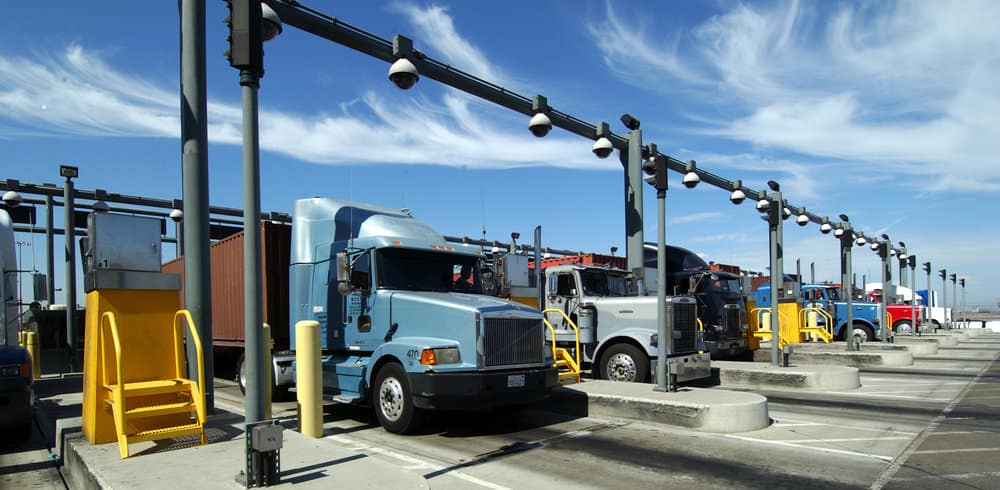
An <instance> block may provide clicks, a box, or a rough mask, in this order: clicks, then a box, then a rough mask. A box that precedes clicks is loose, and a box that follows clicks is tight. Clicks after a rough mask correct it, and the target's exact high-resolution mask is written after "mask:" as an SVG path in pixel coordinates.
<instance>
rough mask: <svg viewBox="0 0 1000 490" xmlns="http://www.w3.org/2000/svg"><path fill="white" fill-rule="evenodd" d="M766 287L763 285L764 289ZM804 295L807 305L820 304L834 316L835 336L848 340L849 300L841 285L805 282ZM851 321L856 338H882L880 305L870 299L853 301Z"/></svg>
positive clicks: (819, 320)
mask: <svg viewBox="0 0 1000 490" xmlns="http://www.w3.org/2000/svg"><path fill="white" fill-rule="evenodd" d="M764 288H765V287H763V286H762V287H761V289H764ZM802 296H803V301H804V304H805V306H819V307H821V308H823V309H824V310H826V312H827V313H829V314H830V316H832V317H833V321H834V326H833V334H834V337H835V338H837V339H840V340H846V339H847V337H846V335H847V332H848V329H846V328H844V327H845V326H846V325H847V300H846V299H845V298H844V297H843V295H842V294H841V290H840V287H838V286H834V285H830V284H803V285H802ZM851 307H852V308H853V310H852V312H851V321H852V323H853V329H851V330H853V332H854V336H855V338H857V339H858V340H860V341H862V342H868V341H872V340H876V339H878V338H881V337H880V336H879V328H880V327H879V318H880V315H879V310H880V308H879V305H878V304H877V303H873V302H870V301H857V300H855V301H852V302H851ZM817 321H818V322H819V324H820V325H823V324H824V323H825V322H826V320H825V319H824V318H823V317H822V316H820V317H819V318H818V319H817Z"/></svg>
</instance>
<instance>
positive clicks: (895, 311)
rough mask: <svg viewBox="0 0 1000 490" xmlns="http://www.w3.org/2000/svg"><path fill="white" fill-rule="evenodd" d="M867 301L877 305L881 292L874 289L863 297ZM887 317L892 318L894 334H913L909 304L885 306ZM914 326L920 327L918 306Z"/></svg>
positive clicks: (911, 311)
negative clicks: (887, 312)
mask: <svg viewBox="0 0 1000 490" xmlns="http://www.w3.org/2000/svg"><path fill="white" fill-rule="evenodd" d="M865 296H866V297H867V298H868V300H869V301H872V302H875V303H879V302H881V301H882V290H881V289H876V290H874V291H872V292H870V293H868V294H867V295H865ZM886 309H887V310H889V315H890V316H891V317H892V331H893V332H896V333H902V334H909V333H914V332H915V331H914V329H913V323H914V322H913V311H914V310H913V308H912V307H911V305H910V304H909V303H893V304H889V305H886ZM916 311H917V320H916V325H917V327H918V328H919V327H920V306H919V305H917V308H916Z"/></svg>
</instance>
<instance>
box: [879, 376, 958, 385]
mask: <svg viewBox="0 0 1000 490" xmlns="http://www.w3.org/2000/svg"><path fill="white" fill-rule="evenodd" d="M866 381H867V382H872V381H885V384H890V385H893V386H922V385H928V386H946V385H967V384H969V382H968V381H941V382H938V383H935V382H930V381H928V382H924V383H914V382H911V381H905V380H902V379H886V378H866V377H864V376H862V377H861V385H862V386H865V382H866ZM872 384H873V385H881V384H882V383H872Z"/></svg>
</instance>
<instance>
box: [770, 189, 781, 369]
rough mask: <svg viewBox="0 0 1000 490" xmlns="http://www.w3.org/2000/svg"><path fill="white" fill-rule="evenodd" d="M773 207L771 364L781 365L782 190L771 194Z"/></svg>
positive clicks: (771, 238) (771, 229) (771, 235)
mask: <svg viewBox="0 0 1000 490" xmlns="http://www.w3.org/2000/svg"><path fill="white" fill-rule="evenodd" d="M769 198H770V199H771V207H772V208H776V209H770V210H769V211H768V240H769V243H770V263H771V364H772V365H774V366H780V365H781V348H780V346H779V345H778V344H780V343H781V323H780V322H779V321H778V320H779V318H778V313H779V312H778V298H779V296H778V294H779V293H780V292H781V290H782V289H783V288H784V287H785V285H784V269H783V261H782V257H783V255H784V252H783V251H782V244H781V221H782V215H783V214H784V212H785V210H784V201H782V199H781V191H774V193H773V194H772V195H771V196H769Z"/></svg>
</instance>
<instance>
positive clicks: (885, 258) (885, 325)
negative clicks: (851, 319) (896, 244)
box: [878, 238, 892, 343]
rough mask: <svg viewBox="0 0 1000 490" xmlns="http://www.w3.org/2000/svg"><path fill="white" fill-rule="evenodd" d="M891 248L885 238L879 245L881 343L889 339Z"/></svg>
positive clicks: (890, 243) (889, 242) (890, 244)
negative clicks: (880, 260) (880, 267)
mask: <svg viewBox="0 0 1000 490" xmlns="http://www.w3.org/2000/svg"><path fill="white" fill-rule="evenodd" d="M891 249H892V242H891V241H889V239H888V238H886V240H885V242H883V243H882V244H881V246H880V247H879V255H880V256H881V258H882V305H881V306H882V318H881V320H880V321H881V323H882V325H880V326H879V329H878V331H879V340H881V341H882V342H883V343H884V342H886V341H887V340H888V339H889V327H891V326H892V325H889V323H890V322H889V292H890V290H892V262H890V260H891V259H890V257H891V256H890V254H889V250H891Z"/></svg>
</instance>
